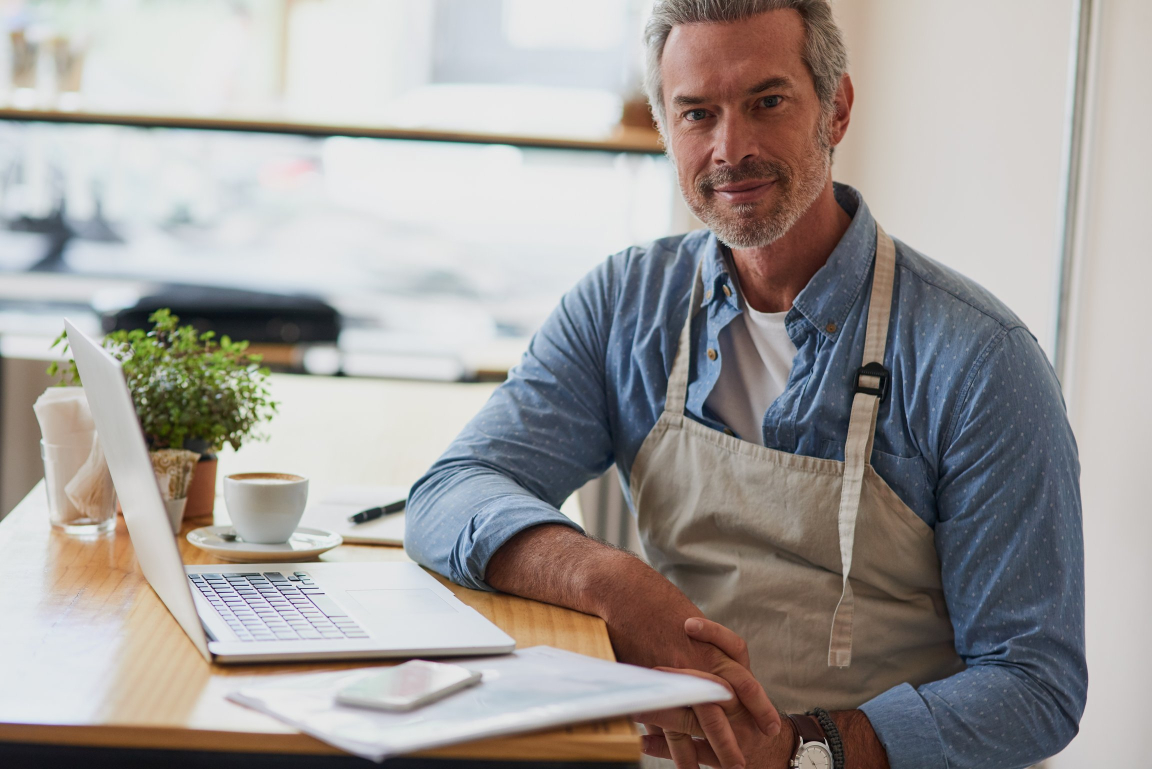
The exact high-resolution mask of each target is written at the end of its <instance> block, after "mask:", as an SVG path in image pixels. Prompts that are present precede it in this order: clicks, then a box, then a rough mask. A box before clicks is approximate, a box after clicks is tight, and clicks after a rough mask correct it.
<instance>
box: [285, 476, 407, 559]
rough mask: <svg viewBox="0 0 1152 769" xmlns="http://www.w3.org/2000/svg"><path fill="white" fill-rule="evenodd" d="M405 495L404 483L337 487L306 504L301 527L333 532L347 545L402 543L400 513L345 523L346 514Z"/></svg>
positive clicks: (402, 520) (401, 514)
mask: <svg viewBox="0 0 1152 769" xmlns="http://www.w3.org/2000/svg"><path fill="white" fill-rule="evenodd" d="M407 496H408V487H407V486H341V487H338V488H335V489H333V490H332V491H330V492H329V493H327V494H325V495H323V497H322V498H321V499H320V501H319V502H316V503H309V505H308V507H307V508H306V509H305V510H304V517H303V519H302V520H301V521H300V525H301V526H308V527H311V528H314V529H324V530H325V531H331V532H335V533H336V534H339V535H340V536H341V537H343V538H344V541H345V542H348V543H350V544H369V545H403V544H404V513H392V514H391V515H385V516H382V517H380V518H377V519H376V520H374V521H368V522H367V523H349V522H348V517H349V516H351V515H354V514H355V513H358V512H360V511H361V510H367V509H368V508H370V507H380V506H381V505H386V504H389V503H390V502H395V501H397V500H400V499H404V498H405V497H407Z"/></svg>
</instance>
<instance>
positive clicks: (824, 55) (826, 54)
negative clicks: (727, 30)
mask: <svg viewBox="0 0 1152 769" xmlns="http://www.w3.org/2000/svg"><path fill="white" fill-rule="evenodd" d="M786 9H791V10H794V11H797V12H799V14H800V17H801V19H803V21H804V29H805V31H806V32H807V34H808V40H807V42H806V43H805V45H804V63H805V64H806V65H807V66H808V71H809V72H810V73H811V74H812V82H813V84H814V85H815V86H816V96H817V97H818V98H819V99H820V103H821V105H823V107H824V109H825V110H826V111H828V110H830V109H831V108H832V104H833V100H834V99H835V97H836V89H837V88H839V86H840V80H841V78H843V77H844V72H845V71H846V70H847V69H848V52H847V51H846V50H845V48H844V38H843V36H842V35H841V34H840V28H839V27H838V26H836V22H835V20H834V19H833V18H832V6H831V5H830V4H829V2H828V0H658V1H657V3H656V6H655V7H654V8H653V9H652V16H651V18H649V19H648V26H647V28H646V29H645V30H644V43H645V47H646V49H647V55H646V59H647V74H646V76H645V78H644V90H645V91H647V92H648V103H649V104H651V105H652V114H653V115H654V116H655V117H656V120H657V121H658V122H659V124H660V130H661V131H664V124H665V121H664V94H663V91H662V89H663V87H664V83H663V80H662V78H661V77H660V60H661V58H662V57H663V55H664V44H665V43H666V42H668V35H669V34H671V32H672V28H673V27H677V26H679V25H681V24H696V23H700V22H713V23H726V22H733V21H741V20H743V19H747V18H750V17H752V16H758V15H759V14H761V13H767V12H768V11H778V10H786Z"/></svg>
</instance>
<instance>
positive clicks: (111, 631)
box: [0, 485, 639, 769]
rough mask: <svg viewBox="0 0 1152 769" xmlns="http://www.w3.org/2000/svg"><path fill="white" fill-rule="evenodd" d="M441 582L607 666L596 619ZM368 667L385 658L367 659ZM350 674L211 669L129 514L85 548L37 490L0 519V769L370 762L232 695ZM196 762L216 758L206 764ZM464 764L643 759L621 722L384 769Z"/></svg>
mask: <svg viewBox="0 0 1152 769" xmlns="http://www.w3.org/2000/svg"><path fill="white" fill-rule="evenodd" d="M189 528H191V527H189V526H186V527H185V531H187V530H188V529H189ZM180 543H181V553H182V556H183V558H184V560H185V562H187V563H217V562H219V561H217V560H216V559H215V558H213V557H212V556H209V555H207V554H206V553H203V552H201V551H199V550H197V549H196V548H193V547H192V546H191V545H189V544H188V543H187V541H186V540H185V539H184V538H183V536H181V538H180ZM322 558H323V560H326V561H352V560H399V559H404V558H405V555H404V553H403V551H402V550H400V549H399V548H386V547H367V546H349V545H344V546H341V547H339V548H337V549H335V550H333V551H330V552H329V553H326V554H325V555H324V556H322ZM442 581H443V580H442ZM445 584H448V586H449V588H450V589H451V590H452V591H453V592H454V593H455V594H456V595H457V596H458V597H459V598H460V599H461V600H462V601H464V602H465V603H467V604H469V605H470V606H472V607H474V608H476V609H477V610H478V611H480V612H481V613H482V614H484V615H485V616H486V617H488V618H489V619H490V620H492V621H493V622H495V623H496V624H497V625H499V626H500V627H501V628H503V629H504V630H505V631H506V632H507V633H509V634H510V635H511V636H512V637H514V638H515V639H516V643H517V645H518V646H520V647H527V646H533V645H536V644H548V645H551V646H556V647H559V648H562V649H569V650H572V651H576V652H581V653H584V654H588V655H591V656H595V657H601V658H604V659H613V655H612V647H611V645H610V644H609V641H608V636H607V632H606V630H605V627H604V624H603V622H602V621H601V620H599V619H597V618H594V617H590V616H587V615H584V614H579V613H577V612H572V611H568V610H566V609H561V608H558V607H555V606H548V605H545V604H540V603H536V602H534V601H528V600H524V599H521V598H516V597H512V596H507V595H494V594H489V593H482V592H477V591H473V590H468V589H465V588H461V587H458V586H455V585H451V584H449V583H447V582H446V581H445ZM365 664H377V663H364V662H361V663H358V665H360V666H363V665H365ZM355 666H357V664H355V663H353V664H348V663H326V664H300V663H294V664H292V665H247V666H228V667H222V666H214V665H209V664H207V663H205V662H204V660H203V658H201V657H200V655H199V653H198V652H197V651H196V649H195V648H194V647H193V645H192V643H191V642H190V641H189V640H188V638H187V636H186V635H185V634H184V632H183V631H182V630H181V629H180V627H179V626H178V625H177V623H176V621H175V620H174V619H173V618H172V616H171V615H170V614H169V613H168V611H167V609H165V607H164V605H163V604H162V603H161V602H160V599H159V598H157V596H156V594H155V593H154V592H153V591H152V590H151V588H150V587H149V586H148V584H147V582H146V581H145V580H144V577H143V574H142V573H141V572H140V570H139V567H138V565H137V563H136V559H135V555H134V552H133V549H132V544H131V542H130V540H129V538H128V532H127V530H126V529H125V527H124V522H123V520H122V519H120V520H119V521H118V525H117V529H116V532H115V535H114V536H113V535H109V536H106V537H103V538H98V539H94V540H90V541H85V540H82V539H78V538H73V537H69V536H67V535H65V534H62V533H59V532H55V531H53V530H51V528H50V527H49V525H48V512H47V500H46V498H45V494H44V489H43V486H42V485H38V486H37V487H36V488H34V489H33V490H32V492H31V493H30V494H29V495H28V496H27V497H26V498H25V499H24V501H23V502H21V503H20V505H19V506H18V507H17V508H16V509H15V510H13V511H12V513H11V514H10V515H9V516H8V517H7V518H6V519H4V521H3V522H0V766H3V767H5V769H9V768H10V767H23V766H28V767H32V766H49V765H57V762H60V763H62V762H63V761H69V762H76V763H77V765H79V766H82V767H84V769H91V767H93V766H103V765H108V766H112V765H116V766H129V765H131V766H138V765H149V766H164V767H173V766H178V765H182V764H183V765H190V766H201V765H210V766H213V767H218V766H229V765H235V766H244V767H246V768H247V769H251V768H252V767H262V766H269V767H271V766H276V767H287V766H316V765H323V766H343V765H344V764H345V762H348V763H353V762H355V763H358V764H363V761H361V760H360V759H354V758H350V757H346V758H345V759H337V758H328V757H329V756H333V755H337V754H338V755H341V756H343V755H345V754H341V753H340V752H339V751H337V750H335V749H334V748H331V747H329V746H328V745H326V744H324V743H322V742H319V741H317V740H315V739H313V738H311V737H308V736H305V735H303V734H300V733H297V732H295V731H293V730H291V729H290V728H288V727H286V726H284V725H282V724H280V723H279V722H278V721H275V720H274V719H272V718H270V717H267V716H264V715H261V714H259V713H256V712H254V711H251V710H248V709H246V708H243V707H241V706H239V705H236V704H233V703H231V702H228V701H226V700H225V699H224V697H225V695H226V694H227V692H229V691H230V690H232V689H235V688H237V687H239V686H242V685H243V684H245V683H247V682H249V681H251V680H254V679H257V678H259V677H262V676H266V675H270V674H275V673H282V672H286V671H291V672H301V671H305V670H319V669H327V670H335V669H340V668H346V667H355ZM32 745H35V746H37V747H35V748H32V747H29V746H32ZM67 746H82V747H83V748H84V752H83V754H82V755H73V754H74V753H75V749H74V748H70V747H67ZM94 748H115V749H117V752H113V753H112V754H108V753H107V752H105V751H101V750H93V749H94ZM126 749H127V750H126ZM54 751H55V752H54ZM203 751H213V752H215V753H211V754H208V755H207V757H206V756H205V753H203ZM241 754H243V755H241ZM260 754H263V755H260ZM269 754H275V755H269ZM109 755H111V757H109ZM94 756H96V758H93V757H94ZM290 756H294V758H293V757H290ZM49 757H51V762H50V761H49ZM317 757H324V758H322V759H319V758H317ZM460 759H466V760H467V761H466V762H465V763H469V762H479V763H480V765H491V766H497V765H503V764H504V763H505V762H507V761H512V760H515V761H523V762H527V763H526V764H518V765H520V766H527V765H530V764H532V763H534V762H554V765H555V764H556V763H564V762H573V763H577V764H580V763H585V762H589V763H593V762H595V763H598V765H603V762H619V763H634V762H636V761H638V760H639V738H638V737H637V733H636V731H635V729H634V728H633V726H632V724H631V723H629V722H628V721H626V720H622V719H621V720H615V721H611V722H602V723H596V724H588V725H581V726H574V727H570V728H567V729H560V730H554V731H549V732H542V733H537V734H530V735H523V736H517V737H505V738H498V739H491V740H484V741H481V742H473V743H468V744H466V745H458V746H453V747H447V748H441V749H437V750H433V751H429V752H427V753H423V754H420V755H419V756H417V757H416V758H413V759H410V760H404V759H397V760H396V763H395V764H390V765H393V766H407V765H412V766H436V765H440V764H445V763H447V764H450V765H452V766H457V765H459V764H458V760H460ZM485 762H493V763H489V764H485Z"/></svg>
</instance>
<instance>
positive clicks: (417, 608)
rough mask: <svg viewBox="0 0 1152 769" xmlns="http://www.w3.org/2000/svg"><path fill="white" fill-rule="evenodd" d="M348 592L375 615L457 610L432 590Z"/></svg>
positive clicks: (440, 612)
mask: <svg viewBox="0 0 1152 769" xmlns="http://www.w3.org/2000/svg"><path fill="white" fill-rule="evenodd" d="M347 592H348V596H349V597H350V598H352V600H354V601H355V602H356V603H358V604H360V605H361V606H362V607H364V608H365V609H367V610H368V612H369V613H370V614H374V615H382V616H395V615H397V614H444V613H455V611H456V610H455V609H454V608H452V607H451V606H450V605H448V604H447V603H446V602H445V601H444V600H443V599H441V598H440V596H438V595H436V594H435V593H433V592H432V591H431V590H423V589H418V590H349V591H347Z"/></svg>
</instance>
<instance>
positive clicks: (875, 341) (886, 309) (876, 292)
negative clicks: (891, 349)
mask: <svg viewBox="0 0 1152 769" xmlns="http://www.w3.org/2000/svg"><path fill="white" fill-rule="evenodd" d="M895 276H896V244H895V243H893V242H892V238H890V237H888V233H886V232H884V228H883V227H881V226H880V225H879V224H877V225H876V263H875V272H874V273H873V275H872V296H871V298H870V299H869V302H868V329H867V331H866V332H865V335H864V356H863V361H862V364H863V365H865V366H867V365H868V364H869V363H878V364H880V365H881V366H883V365H884V347H885V345H887V343H888V319H889V317H890V316H891V315H892V284H893V282H894V279H895Z"/></svg>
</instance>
